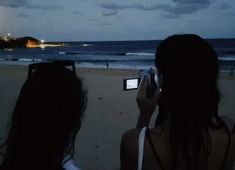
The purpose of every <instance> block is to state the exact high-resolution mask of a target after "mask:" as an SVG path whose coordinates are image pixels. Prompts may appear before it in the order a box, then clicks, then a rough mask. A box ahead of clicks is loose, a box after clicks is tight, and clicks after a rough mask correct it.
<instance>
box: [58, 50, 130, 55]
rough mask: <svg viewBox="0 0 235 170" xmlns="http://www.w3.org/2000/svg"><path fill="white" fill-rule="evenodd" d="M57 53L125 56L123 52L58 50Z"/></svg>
mask: <svg viewBox="0 0 235 170" xmlns="http://www.w3.org/2000/svg"><path fill="white" fill-rule="evenodd" d="M58 54H63V55H115V56H125V55H126V53H125V52H87V51H85V52H83V51H80V52H77V51H68V52H66V51H59V52H58Z"/></svg>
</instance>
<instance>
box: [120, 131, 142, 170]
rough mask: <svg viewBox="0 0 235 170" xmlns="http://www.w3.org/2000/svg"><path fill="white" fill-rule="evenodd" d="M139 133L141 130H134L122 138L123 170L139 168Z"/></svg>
mask: <svg viewBox="0 0 235 170" xmlns="http://www.w3.org/2000/svg"><path fill="white" fill-rule="evenodd" d="M139 133H140V129H132V130H128V131H126V132H125V133H124V134H123V136H122V141H121V147H120V158H121V169H122V170H132V169H133V170H134V169H136V168H137V156H138V138H139Z"/></svg>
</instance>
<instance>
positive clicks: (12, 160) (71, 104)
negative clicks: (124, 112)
mask: <svg viewBox="0 0 235 170" xmlns="http://www.w3.org/2000/svg"><path fill="white" fill-rule="evenodd" d="M68 67H72V70H70V69H69V68H68ZM85 107H86V93H85V91H84V90H83V85H82V81H81V80H80V79H79V78H78V77H77V76H76V73H75V65H74V62H72V61H54V62H49V63H36V64H31V65H29V70H28V77H27V80H26V81H25V83H24V85H23V87H22V89H21V92H20V94H19V97H18V100H17V102H16V106H15V109H14V111H13V116H12V122H11V128H10V131H9V135H8V139H7V141H6V144H5V146H6V152H5V154H4V159H3V162H2V164H1V166H0V169H1V170H19V169H24V170H39V169H40V170H64V169H67V170H68V169H70V170H77V169H78V168H77V167H76V166H75V165H73V164H72V163H73V162H72V160H71V159H72V157H73V154H74V149H75V148H74V147H75V146H74V144H75V138H76V134H77V132H78V131H79V129H80V126H81V118H82V116H83V113H84V110H85Z"/></svg>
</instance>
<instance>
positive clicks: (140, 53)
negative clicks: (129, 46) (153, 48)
mask: <svg viewBox="0 0 235 170" xmlns="http://www.w3.org/2000/svg"><path fill="white" fill-rule="evenodd" d="M126 55H130V56H154V55H155V54H154V53H144V52H139V53H126Z"/></svg>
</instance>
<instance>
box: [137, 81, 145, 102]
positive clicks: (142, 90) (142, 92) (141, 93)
mask: <svg viewBox="0 0 235 170" xmlns="http://www.w3.org/2000/svg"><path fill="white" fill-rule="evenodd" d="M146 92H147V77H146V76H144V77H143V78H142V79H141V82H140V85H139V89H138V94H137V98H138V97H144V96H146Z"/></svg>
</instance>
